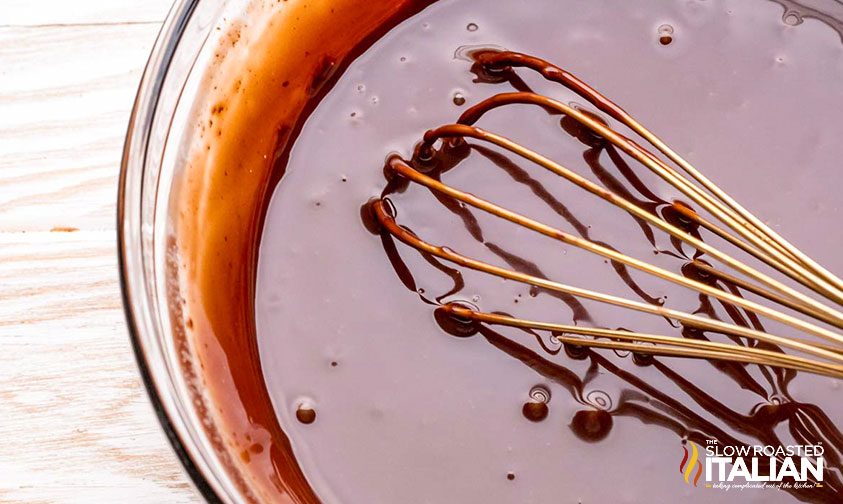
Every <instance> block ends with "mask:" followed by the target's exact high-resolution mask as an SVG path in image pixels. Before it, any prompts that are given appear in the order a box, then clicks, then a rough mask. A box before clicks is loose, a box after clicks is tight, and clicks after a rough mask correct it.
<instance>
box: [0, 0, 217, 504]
mask: <svg viewBox="0 0 843 504" xmlns="http://www.w3.org/2000/svg"><path fill="white" fill-rule="evenodd" d="M168 7H169V0H152V1H146V2H144V1H139V0H138V1H131V0H120V1H105V0H100V1H95V0H84V1H79V2H66V1H64V0H43V1H41V2H32V1H30V0H5V1H3V2H2V6H0V348H2V349H3V351H2V352H0V439H3V440H4V442H3V443H0V502H10V503H24V502H26V503H33V502H35V503H37V502H51V503H52V502H61V503H77V502H78V503H86V504H87V503H90V502H141V503H147V502H148V503H160V502H173V503H188V502H200V501H201V499H200V498H199V496H198V494H197V493H196V492H195V490H194V489H193V488H192V486H191V484H190V483H189V482H188V479H187V477H186V476H185V475H184V473H183V471H182V469H181V466H180V464H179V462H178V461H177V459H176V457H175V455H174V454H173V452H172V450H171V449H170V447H169V446H168V443H167V440H166V439H165V437H164V434H163V433H162V431H161V429H160V427H159V425H158V422H157V419H156V418H155V415H154V413H153V411H152V408H151V406H150V403H149V401H148V399H147V397H146V392H145V391H144V390H143V386H142V384H141V382H140V378H139V376H138V372H137V368H136V365H135V362H134V357H133V354H132V351H131V346H130V343H129V340H128V334H127V331H126V326H125V320H124V318H123V312H122V306H121V298H120V293H119V285H118V279H117V265H116V244H115V240H116V237H115V232H114V224H115V222H114V210H115V200H116V190H117V188H116V183H117V176H118V171H119V163H120V155H121V150H122V144H123V136H124V134H125V130H126V126H127V121H128V118H129V112H130V109H131V106H132V101H133V99H134V94H135V91H136V87H137V83H138V81H139V79H140V75H141V72H142V70H143V66H144V64H145V63H146V59H147V56H148V53H149V50H150V48H151V46H152V43H153V42H154V39H155V36H156V35H157V33H158V29H159V26H160V21H161V20H162V19H163V18H164V15H165V14H166V11H167V9H168Z"/></svg>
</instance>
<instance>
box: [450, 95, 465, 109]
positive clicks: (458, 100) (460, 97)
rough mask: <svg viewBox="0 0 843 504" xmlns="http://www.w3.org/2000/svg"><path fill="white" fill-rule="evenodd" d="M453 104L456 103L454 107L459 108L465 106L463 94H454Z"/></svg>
mask: <svg viewBox="0 0 843 504" xmlns="http://www.w3.org/2000/svg"><path fill="white" fill-rule="evenodd" d="M453 102H454V105H456V106H457V107H461V106H463V105H465V96H463V94H462V93H460V92H459V91H457V92H455V93H454V96H453Z"/></svg>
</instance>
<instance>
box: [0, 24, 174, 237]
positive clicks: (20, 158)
mask: <svg viewBox="0 0 843 504" xmlns="http://www.w3.org/2000/svg"><path fill="white" fill-rule="evenodd" d="M157 32H158V26H157V25H117V26H114V25H103V26H71V27H60V28H50V29H45V28H2V29H0V138H2V141H0V166H2V167H3V169H2V170H0V231H15V232H17V231H23V230H50V229H52V228H54V227H76V228H81V229H112V228H113V227H114V202H115V195H116V181H117V176H118V171H119V164H120V155H121V149H122V145H123V136H124V135H125V131H126V127H127V124H128V120H129V113H130V110H131V106H132V101H133V99H134V95H135V92H136V89H137V84H138V81H139V79H140V75H141V73H142V70H143V65H144V64H145V62H146V59H147V55H148V53H149V50H150V48H151V46H152V43H153V42H154V40H155V37H156V35H157ZM57 48H60V49H57Z"/></svg>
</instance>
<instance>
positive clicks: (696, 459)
mask: <svg viewBox="0 0 843 504" xmlns="http://www.w3.org/2000/svg"><path fill="white" fill-rule="evenodd" d="M688 444H690V445H691V453H690V460H688V458H689V457H688V448H687V447H685V446H683V447H682V450H683V451H684V452H685V454H684V455H683V456H682V462H680V463H679V474H681V475H683V476H684V478H685V483H687V484H688V485H690V484H691V481H690V478H691V473H692V472H694V468H696V469H697V474H696V475H695V476H694V486H697V483H698V482H699V481H700V476H702V464H701V463H700V451H699V449H698V448H697V445H695V444H694V443H693V442H691V441H688ZM686 463H687V465H686Z"/></svg>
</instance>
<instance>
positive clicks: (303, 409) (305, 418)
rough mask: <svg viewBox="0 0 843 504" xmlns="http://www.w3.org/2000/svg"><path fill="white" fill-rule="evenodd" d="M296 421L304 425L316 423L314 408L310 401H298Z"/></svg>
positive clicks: (305, 399)
mask: <svg viewBox="0 0 843 504" xmlns="http://www.w3.org/2000/svg"><path fill="white" fill-rule="evenodd" d="M296 420H298V421H299V422H300V423H303V424H305V425H310V424H312V423H313V422H315V421H316V406H315V404H314V402H313V400H312V399H308V398H304V399H300V400H299V401H298V403H297V405H296Z"/></svg>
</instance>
